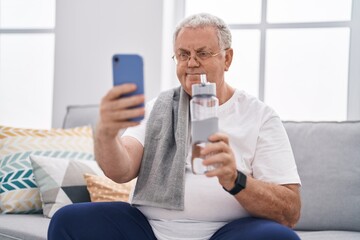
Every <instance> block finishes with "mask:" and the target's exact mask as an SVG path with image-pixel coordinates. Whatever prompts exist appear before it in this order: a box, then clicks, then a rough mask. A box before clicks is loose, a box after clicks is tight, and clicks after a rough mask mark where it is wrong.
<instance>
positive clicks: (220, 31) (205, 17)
mask: <svg viewBox="0 0 360 240" xmlns="http://www.w3.org/2000/svg"><path fill="white" fill-rule="evenodd" d="M203 27H214V28H215V29H216V30H217V36H218V40H219V45H220V46H219V47H220V48H221V49H226V48H230V47H231V41H232V40H231V32H230V29H229V27H228V25H227V24H226V23H225V22H224V20H222V19H221V18H219V17H216V16H214V15H211V14H209V13H199V14H194V15H191V16H189V17H187V18H185V19H184V20H182V21H181V22H180V23H179V24H178V25H177V27H176V29H175V32H174V37H173V43H174V45H175V41H176V38H177V36H178V35H179V32H180V30H181V29H183V28H203Z"/></svg>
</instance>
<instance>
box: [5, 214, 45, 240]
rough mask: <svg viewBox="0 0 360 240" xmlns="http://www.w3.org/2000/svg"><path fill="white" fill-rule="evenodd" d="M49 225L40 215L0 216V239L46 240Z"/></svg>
mask: <svg viewBox="0 0 360 240" xmlns="http://www.w3.org/2000/svg"><path fill="white" fill-rule="evenodd" d="M49 223H50V219H49V218H45V217H44V216H43V215H42V214H6V215H0V239H1V240H7V239H9V240H14V239H26V240H46V239H47V238H46V236H47V229H48V226H49Z"/></svg>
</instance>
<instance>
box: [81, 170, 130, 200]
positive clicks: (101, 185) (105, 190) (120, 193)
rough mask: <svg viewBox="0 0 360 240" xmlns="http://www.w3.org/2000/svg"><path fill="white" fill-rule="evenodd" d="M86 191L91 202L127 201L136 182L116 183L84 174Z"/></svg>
mask: <svg viewBox="0 0 360 240" xmlns="http://www.w3.org/2000/svg"><path fill="white" fill-rule="evenodd" d="M84 178H85V181H86V186H87V189H88V191H89V193H90V199H91V201H92V202H113V201H122V202H128V201H129V194H130V191H131V189H132V187H133V186H134V184H135V182H136V180H135V179H134V180H132V181H130V182H127V183H121V184H120V183H116V182H114V181H112V180H111V179H110V178H108V177H106V176H97V175H93V174H89V173H85V174H84Z"/></svg>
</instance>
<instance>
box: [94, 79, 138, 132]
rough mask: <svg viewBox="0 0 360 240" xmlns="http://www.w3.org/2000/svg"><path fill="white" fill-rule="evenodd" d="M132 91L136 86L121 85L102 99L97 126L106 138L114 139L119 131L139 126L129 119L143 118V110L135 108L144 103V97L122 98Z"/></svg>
mask: <svg viewBox="0 0 360 240" xmlns="http://www.w3.org/2000/svg"><path fill="white" fill-rule="evenodd" d="M134 90H136V85H134V84H122V85H118V86H115V87H113V88H112V89H110V91H109V92H108V93H107V94H106V95H105V96H104V97H103V98H102V100H101V103H100V109H99V110H100V118H99V123H100V124H98V126H99V127H101V130H102V131H101V132H104V133H106V136H108V137H114V136H116V135H117V132H118V131H119V130H120V129H125V128H128V127H132V126H136V125H139V123H138V122H134V121H131V120H129V119H133V118H136V117H141V116H144V114H145V108H144V107H137V106H139V105H141V104H143V103H144V101H145V98H144V95H134V96H124V94H128V93H131V92H133V91H134Z"/></svg>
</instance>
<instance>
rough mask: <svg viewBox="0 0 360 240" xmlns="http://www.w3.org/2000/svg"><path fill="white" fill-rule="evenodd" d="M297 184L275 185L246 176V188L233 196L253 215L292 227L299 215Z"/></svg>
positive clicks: (299, 204) (299, 203) (299, 205)
mask: <svg viewBox="0 0 360 240" xmlns="http://www.w3.org/2000/svg"><path fill="white" fill-rule="evenodd" d="M298 188H299V187H298V185H297V184H291V185H283V186H282V185H276V184H271V183H266V182H263V181H260V180H256V179H254V178H252V177H248V180H247V185H246V188H245V189H244V190H243V191H241V192H240V193H239V194H237V195H236V196H235V197H236V199H237V200H238V201H239V202H240V203H241V205H242V206H243V207H244V208H245V209H246V210H247V211H248V212H249V213H250V214H251V215H253V216H257V217H263V218H267V219H271V220H274V221H276V222H279V223H281V224H283V225H286V226H289V227H294V226H295V224H296V223H297V221H298V219H299V217H300V208H301V202H300V194H299V189H298Z"/></svg>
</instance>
